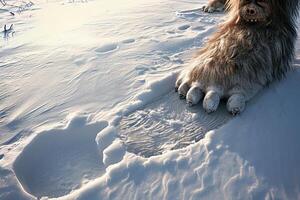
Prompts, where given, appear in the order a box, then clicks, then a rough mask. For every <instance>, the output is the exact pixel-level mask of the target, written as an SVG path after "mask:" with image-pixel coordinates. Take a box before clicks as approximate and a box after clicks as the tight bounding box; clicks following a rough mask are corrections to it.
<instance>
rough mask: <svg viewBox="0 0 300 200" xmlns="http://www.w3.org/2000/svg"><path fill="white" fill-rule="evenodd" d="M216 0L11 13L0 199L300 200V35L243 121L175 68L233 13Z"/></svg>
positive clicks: (1, 96)
mask: <svg viewBox="0 0 300 200" xmlns="http://www.w3.org/2000/svg"><path fill="white" fill-rule="evenodd" d="M7 2H9V3H13V2H14V3H15V2H16V1H9V0H7ZM23 3H24V2H23ZM205 3H206V0H176V1H175V0H147V1H135V0H122V1H121V0H110V1H108V0H107V1H106V0H103V1H100V0H94V1H45V2H44V1H41V2H38V1H37V2H33V3H30V4H20V5H19V6H16V7H14V6H6V7H3V8H1V9H0V25H2V26H3V27H4V25H6V27H7V30H8V31H2V32H1V34H2V38H1V39H0V55H1V61H0V69H1V73H0V79H1V81H0V87H1V90H0V199H1V200H2V199H3V200H11V199H12V200H16V199H20V200H23V199H24V200H26V199H36V198H38V199H68V200H69V199H82V200H92V199H130V200H131V199H172V200H173V199H266V200H271V199H300V171H299V169H300V156H299V155H298V152H300V145H299V141H300V123H299V115H300V107H299V106H298V103H299V102H300V90H299V88H298V85H299V81H300V40H298V41H297V44H296V59H295V64H294V66H295V69H294V70H293V71H291V72H290V73H288V75H287V76H286V78H285V79H284V80H282V81H281V82H276V83H273V84H271V85H270V86H269V87H268V88H266V89H264V90H263V91H262V92H260V93H259V94H258V95H257V96H256V97H255V98H254V99H253V100H251V101H250V102H249V103H248V104H247V108H246V110H245V112H244V113H242V114H241V115H239V116H237V117H232V116H230V115H229V114H228V113H227V112H226V109H224V105H223V107H222V106H221V108H220V109H219V110H218V111H217V112H216V113H213V114H210V115H208V114H206V113H205V112H204V111H203V109H202V108H201V106H200V105H199V106H196V107H193V108H189V107H188V106H187V105H185V103H184V101H181V100H180V99H179V98H178V97H177V95H176V94H175V92H174V84H175V80H176V76H177V74H178V71H180V70H181V69H183V68H184V67H185V66H187V65H188V64H189V63H190V62H191V60H192V59H193V54H194V53H195V52H196V51H197V48H199V47H200V46H201V45H202V44H203V42H204V41H205V40H206V39H207V37H209V36H210V35H211V34H212V33H213V32H214V31H215V30H216V25H217V24H218V23H220V22H221V21H222V20H223V16H224V14H223V13H214V14H207V13H204V12H202V11H201V10H200V9H199V8H200V7H202V5H204V4H205ZM21 8H22V9H21ZM11 12H12V13H14V15H13V14H11ZM298 22H300V20H298ZM298 24H300V23H298ZM11 25H13V26H11ZM10 27H11V28H10Z"/></svg>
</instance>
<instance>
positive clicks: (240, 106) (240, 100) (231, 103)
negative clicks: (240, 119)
mask: <svg viewBox="0 0 300 200" xmlns="http://www.w3.org/2000/svg"><path fill="white" fill-rule="evenodd" d="M245 105H246V100H245V96H244V95H242V94H234V95H232V96H231V97H229V99H228V101H227V110H228V111H229V112H230V113H231V114H232V115H234V116H235V115H238V114H240V113H241V112H243V111H244V109H245Z"/></svg>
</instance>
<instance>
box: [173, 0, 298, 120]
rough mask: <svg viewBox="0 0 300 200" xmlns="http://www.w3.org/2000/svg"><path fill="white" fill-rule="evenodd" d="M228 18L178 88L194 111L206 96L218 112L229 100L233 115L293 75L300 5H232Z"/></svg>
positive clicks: (278, 0)
mask: <svg viewBox="0 0 300 200" xmlns="http://www.w3.org/2000/svg"><path fill="white" fill-rule="evenodd" d="M227 8H228V10H229V12H228V18H227V20H226V22H225V23H223V24H221V25H220V27H219V29H218V31H217V32H216V33H215V34H214V35H213V36H212V37H211V38H210V39H209V40H208V41H207V42H206V44H205V45H204V47H202V48H201V49H200V51H199V53H198V56H197V58H196V60H195V63H194V64H193V65H191V66H190V67H189V68H188V69H186V70H184V71H183V72H182V73H181V74H180V76H179V78H178V80H177V82H176V88H178V90H179V94H180V96H181V97H186V99H187V101H188V103H189V104H190V105H194V104H196V103H198V102H199V101H200V99H201V98H202V97H203V96H204V93H206V95H205V97H204V100H203V107H204V109H205V110H206V111H207V112H213V111H215V110H216V109H217V107H218V104H219V101H220V98H223V97H225V98H229V99H228V102H227V109H228V110H229V112H231V113H232V114H238V113H240V112H241V111H243V110H244V107H245V102H246V101H248V100H249V99H250V98H252V97H253V96H254V95H255V94H256V93H257V92H258V91H259V90H260V89H262V88H263V87H264V86H266V85H268V84H269V83H271V82H272V81H274V80H280V79H281V78H282V77H284V75H285V74H286V72H287V71H289V70H290V69H291V65H292V60H293V57H294V44H295V40H296V38H297V30H296V25H295V21H296V17H297V14H298V9H299V0H229V1H228V2H227Z"/></svg>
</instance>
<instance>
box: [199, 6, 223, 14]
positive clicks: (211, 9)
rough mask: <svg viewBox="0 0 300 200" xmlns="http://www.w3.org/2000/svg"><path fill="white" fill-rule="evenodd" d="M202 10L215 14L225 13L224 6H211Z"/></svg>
mask: <svg viewBox="0 0 300 200" xmlns="http://www.w3.org/2000/svg"><path fill="white" fill-rule="evenodd" d="M202 10H203V11H204V12H207V13H213V12H222V11H224V6H220V7H215V6H211V5H206V6H203V7H202Z"/></svg>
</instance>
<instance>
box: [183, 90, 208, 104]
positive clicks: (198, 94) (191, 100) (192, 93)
mask: <svg viewBox="0 0 300 200" xmlns="http://www.w3.org/2000/svg"><path fill="white" fill-rule="evenodd" d="M203 96H204V94H203V92H202V91H201V89H200V87H198V86H193V87H191V88H190V90H189V91H188V93H187V95H186V102H187V104H188V105H189V106H193V105H196V104H197V103H199V101H200V100H201V99H202V98H203Z"/></svg>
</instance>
